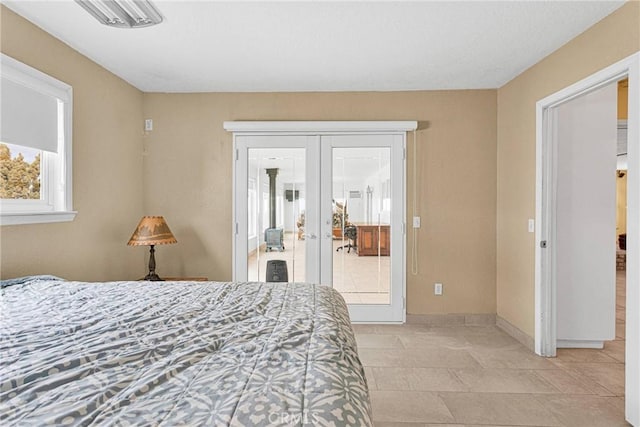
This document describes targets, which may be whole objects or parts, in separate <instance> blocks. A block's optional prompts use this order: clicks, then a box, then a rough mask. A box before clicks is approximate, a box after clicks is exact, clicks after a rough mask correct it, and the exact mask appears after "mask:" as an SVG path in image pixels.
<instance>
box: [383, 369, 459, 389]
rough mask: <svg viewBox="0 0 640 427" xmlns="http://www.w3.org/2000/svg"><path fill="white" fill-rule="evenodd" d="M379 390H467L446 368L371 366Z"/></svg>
mask: <svg viewBox="0 0 640 427" xmlns="http://www.w3.org/2000/svg"><path fill="white" fill-rule="evenodd" d="M371 369H372V370H373V375H374V377H375V379H376V384H377V385H378V389H379V390H415V391H468V390H469V388H468V387H467V386H465V385H464V384H463V383H462V381H460V379H459V378H458V377H457V376H456V375H455V374H454V373H453V372H452V371H451V370H450V369H447V368H403V367H392V368H371Z"/></svg>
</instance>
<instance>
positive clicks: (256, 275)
mask: <svg viewBox="0 0 640 427" xmlns="http://www.w3.org/2000/svg"><path fill="white" fill-rule="evenodd" d="M248 162H249V163H248V166H249V167H248V170H249V176H248V191H247V197H248V199H247V209H248V215H247V219H248V224H247V230H248V239H249V240H248V253H247V279H248V280H249V281H256V282H265V281H269V282H270V281H288V282H293V281H296V282H304V281H305V245H304V239H305V234H304V223H305V220H304V218H305V214H304V213H305V149H304V148H268V149H264V148H260V149H257V148H250V149H248ZM275 260H278V261H282V262H283V263H284V264H282V263H276V264H277V265H278V268H276V269H275V270H270V271H269V273H270V276H269V277H267V273H268V271H267V270H268V268H267V265H268V263H269V261H275ZM282 265H286V276H287V277H286V280H285V277H284V274H283V272H282ZM274 274H275V276H274ZM276 276H277V277H276Z"/></svg>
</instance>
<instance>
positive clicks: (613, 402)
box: [536, 395, 629, 427]
mask: <svg viewBox="0 0 640 427" xmlns="http://www.w3.org/2000/svg"><path fill="white" fill-rule="evenodd" d="M536 400H537V401H538V402H541V403H542V404H543V406H544V407H545V409H547V410H549V411H550V412H551V413H552V414H553V415H554V417H555V418H556V419H558V420H559V421H560V422H562V424H563V425H565V426H575V427H583V426H589V427H599V426H602V427H615V426H628V425H629V424H628V423H627V422H626V421H625V420H624V407H620V403H619V399H618V398H615V397H601V396H571V395H562V396H553V397H551V396H537V397H536Z"/></svg>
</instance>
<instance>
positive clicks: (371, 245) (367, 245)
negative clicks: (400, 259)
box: [357, 225, 391, 256]
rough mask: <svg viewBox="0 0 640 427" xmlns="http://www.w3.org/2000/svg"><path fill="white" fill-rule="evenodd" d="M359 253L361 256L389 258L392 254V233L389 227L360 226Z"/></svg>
mask: <svg viewBox="0 0 640 427" xmlns="http://www.w3.org/2000/svg"><path fill="white" fill-rule="evenodd" d="M357 228H358V238H357V239H358V244H357V246H358V247H357V251H358V255H359V256H371V255H378V248H380V256H389V255H390V254H391V244H390V242H391V239H390V237H391V233H390V230H389V226H388V225H380V226H378V225H358V226H357Z"/></svg>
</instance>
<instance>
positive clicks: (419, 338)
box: [399, 332, 472, 350]
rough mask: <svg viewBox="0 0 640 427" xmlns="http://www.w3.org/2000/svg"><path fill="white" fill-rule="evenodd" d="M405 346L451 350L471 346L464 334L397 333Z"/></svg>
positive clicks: (465, 348) (464, 348)
mask: <svg viewBox="0 0 640 427" xmlns="http://www.w3.org/2000/svg"><path fill="white" fill-rule="evenodd" d="M399 337H400V341H401V342H402V344H403V345H404V347H405V348H411V349H421V348H445V349H451V350H467V349H470V348H471V347H472V346H471V344H470V343H469V342H468V341H467V339H466V338H465V337H464V336H460V335H457V336H452V335H445V334H442V333H437V332H425V333H415V334H410V335H409V334H407V335H399Z"/></svg>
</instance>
